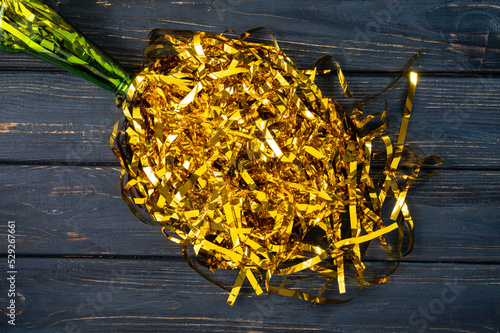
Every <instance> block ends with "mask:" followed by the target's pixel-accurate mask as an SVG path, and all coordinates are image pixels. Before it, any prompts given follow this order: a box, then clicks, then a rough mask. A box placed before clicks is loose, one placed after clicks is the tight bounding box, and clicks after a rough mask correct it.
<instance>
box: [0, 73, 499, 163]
mask: <svg viewBox="0 0 500 333" xmlns="http://www.w3.org/2000/svg"><path fill="white" fill-rule="evenodd" d="M394 79H395V77H394V76H370V75H353V76H350V77H348V80H349V81H348V82H349V84H350V86H351V88H352V91H353V93H354V94H355V96H359V97H362V96H367V95H371V94H374V93H377V92H380V91H382V90H383V88H384V87H386V86H387V85H388V84H389V83H390V82H391V81H392V80H394ZM318 84H319V85H320V87H321V88H322V90H323V92H324V94H325V95H327V96H331V97H333V98H335V99H337V100H339V102H341V103H342V104H343V105H346V107H347V106H348V105H349V104H351V103H352V101H350V100H349V99H348V98H346V97H345V96H344V95H343V93H342V92H341V91H340V89H339V84H338V81H337V80H336V79H335V77H333V76H328V77H322V78H320V79H318ZM407 89H408V83H407V80H406V79H403V80H401V81H400V82H399V83H398V84H397V86H396V87H394V89H392V90H391V91H390V92H389V93H388V94H387V95H386V96H385V98H386V99H387V100H388V101H389V110H388V115H389V119H390V120H391V122H390V126H389V133H392V134H393V137H394V135H395V134H396V133H397V131H398V129H399V127H398V126H399V123H400V119H401V115H402V112H403V109H404V102H405V100H406V95H407ZM499 91H500V78H482V77H477V76H476V77H432V76H430V77H429V76H428V77H426V76H423V77H421V78H420V80H419V84H418V86H417V93H416V96H415V101H414V110H413V114H412V118H411V120H410V128H409V133H408V139H407V142H408V143H409V146H410V147H411V148H412V149H414V150H416V151H418V152H419V153H420V155H421V156H428V155H432V154H437V155H439V156H441V158H442V159H443V160H444V161H445V164H446V167H460V168H467V167H469V168H470V167H478V166H480V167H482V168H500V155H499V154H500V151H499V150H498V149H497V144H498V140H500V113H499V112H497V111H498V105H499V104H500V95H499V94H498V92H499ZM0 99H1V100H3V101H5V102H4V104H3V107H2V108H1V109H0V133H1V136H0V145H1V146H2V147H3V148H2V154H1V155H0V161H2V162H21V163H22V162H31V163H33V162H54V161H57V162H60V163H92V162H95V163H108V164H109V163H112V164H115V165H118V161H117V159H116V158H115V156H114V154H113V153H112V152H111V150H110V148H109V136H110V134H111V131H112V129H113V125H114V123H115V122H116V121H117V120H118V119H119V117H120V110H119V109H118V108H117V107H116V103H115V101H114V97H113V94H112V93H109V92H108V91H106V90H104V89H101V88H99V87H96V86H93V85H92V84H91V83H86V82H85V81H83V79H80V78H77V77H75V76H73V75H71V74H47V73H37V72H36V73H33V72H27V73H16V72H6V73H3V74H2V80H1V81H0ZM383 107H384V104H383V102H382V101H379V102H375V103H373V105H369V106H368V107H367V108H366V112H367V113H370V112H375V111H381V110H383ZM47 110H50V112H47ZM47 151H50V152H51V153H50V154H47Z"/></svg>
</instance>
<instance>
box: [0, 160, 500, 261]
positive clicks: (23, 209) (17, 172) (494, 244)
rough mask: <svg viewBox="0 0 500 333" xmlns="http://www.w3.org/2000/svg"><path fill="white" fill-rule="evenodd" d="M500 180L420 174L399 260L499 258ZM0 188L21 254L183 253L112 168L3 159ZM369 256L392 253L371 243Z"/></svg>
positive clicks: (4, 215) (1, 233) (0, 209)
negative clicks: (143, 214)
mask: <svg viewBox="0 0 500 333" xmlns="http://www.w3.org/2000/svg"><path fill="white" fill-rule="evenodd" d="M499 184H500V172H498V171H445V172H443V173H442V174H440V175H439V176H436V177H433V178H422V179H419V180H418V181H417V182H416V183H415V185H414V187H412V189H411V190H410V193H409V196H408V198H409V207H410V212H411V213H412V216H413V218H414V220H415V226H416V228H415V229H416V249H415V250H414V252H413V253H412V254H411V255H410V256H409V257H407V258H405V260H409V261H433V262H436V261H437V262H441V261H445V262H453V261H459V262H461V261H466V262H483V263H485V262H490V263H498V262H499V261H500V247H499V246H498V241H497V239H498V237H499V236H500V233H499V229H498V223H497V222H498V219H497V216H498V215H499V214H500V207H499V206H498V202H500V185H499ZM0 191H1V193H2V194H3V198H2V201H0V221H4V222H2V224H1V225H0V237H6V236H5V235H6V232H7V231H6V228H7V223H6V221H8V220H14V221H16V223H17V237H18V253H20V254H35V255H38V254H44V255H45V254H52V255H56V254H57V255H129V256H130V255H131V256H133V255H139V256H162V257H176V258H180V257H181V253H180V247H179V246H178V245H177V244H175V243H172V242H170V241H169V240H167V239H166V238H165V237H164V236H163V234H162V233H161V230H160V228H159V227H156V226H148V225H144V224H142V223H141V222H139V221H138V220H137V219H136V218H135V217H134V216H133V215H132V214H131V213H130V211H129V210H128V208H127V206H126V205H125V203H124V202H123V201H122V199H121V197H120V194H119V170H118V169H117V168H114V167H75V166H16V165H11V166H9V165H2V166H0ZM0 253H3V254H5V253H6V249H5V248H0ZM368 255H369V257H368V258H369V259H377V260H387V259H390V258H389V257H388V256H387V255H386V254H385V252H383V250H382V249H381V247H380V246H379V245H378V244H377V242H376V241H374V242H372V244H371V245H370V248H369V252H368Z"/></svg>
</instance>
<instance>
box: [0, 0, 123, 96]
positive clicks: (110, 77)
mask: <svg viewBox="0 0 500 333" xmlns="http://www.w3.org/2000/svg"><path fill="white" fill-rule="evenodd" d="M1 3H2V7H1V8H0V49H1V50H3V51H8V52H26V53H29V54H32V55H34V56H36V57H38V58H41V59H43V60H45V61H47V62H50V63H52V64H54V65H56V66H58V67H60V68H63V69H65V70H68V71H70V72H72V73H74V74H77V75H79V76H81V77H83V78H85V79H87V80H89V81H91V82H94V83H96V84H98V85H100V86H102V87H104V88H106V89H108V90H110V91H112V92H114V93H115V94H116V95H118V96H121V95H123V94H124V93H125V91H126V90H127V89H128V87H129V86H130V83H131V82H132V79H133V74H132V73H131V72H128V71H127V70H125V69H124V68H123V67H122V66H121V65H120V64H119V63H118V62H117V61H116V60H114V59H113V58H112V57H111V56H109V55H108V54H106V52H104V51H103V50H101V49H100V48H99V47H98V46H97V45H95V44H94V43H92V42H91V41H90V40H89V39H88V38H86V37H84V36H83V34H82V33H81V32H79V31H78V30H77V29H75V28H74V27H73V26H71V24H69V23H68V22H67V21H66V20H65V19H63V18H62V17H61V16H59V15H58V14H57V13H56V11H55V10H53V9H52V7H50V6H49V5H47V4H45V3H43V2H41V1H39V0H1Z"/></svg>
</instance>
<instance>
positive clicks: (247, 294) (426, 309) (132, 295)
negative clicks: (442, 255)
mask: <svg viewBox="0 0 500 333" xmlns="http://www.w3.org/2000/svg"><path fill="white" fill-rule="evenodd" d="M19 270H20V271H22V272H24V273H23V275H22V276H21V275H20V278H19V280H18V281H17V283H18V286H19V292H20V293H21V294H22V295H23V298H24V303H23V310H24V311H23V313H22V314H20V315H18V318H19V320H20V321H22V323H23V324H22V325H23V327H26V328H32V329H36V330H40V331H42V332H65V331H71V329H72V330H73V332H78V330H80V331H81V332H106V331H112V332H141V331H142V332H144V331H149V332H180V331H182V332H263V331H265V332H332V331H342V332H386V331H392V332H394V331H398V332H403V331H409V332H415V331H418V330H419V329H421V328H424V326H425V328H426V329H428V330H429V331H438V332H444V331H446V332H464V331H467V332H470V331H474V332H487V331H488V329H490V331H494V330H491V329H493V328H495V327H498V325H500V301H499V300H498V299H497V298H496V297H495V296H494V295H495V294H496V290H497V288H498V283H499V278H498V273H499V266H498V265H489V266H486V265H461V266H460V267H457V266H454V265H450V264H430V265H429V264H415V263H413V264H406V263H405V264H402V267H401V268H400V270H398V271H397V272H396V273H395V274H394V275H393V276H392V279H391V280H390V281H388V282H387V283H385V284H383V285H380V286H370V287H367V288H366V289H365V290H363V292H362V293H361V294H360V295H359V296H357V298H355V299H354V300H353V301H351V302H350V303H348V304H345V305H340V306H335V305H317V306H314V307H310V306H307V303H304V302H302V301H299V300H295V299H289V298H286V297H281V296H276V295H271V296H269V295H265V294H263V295H260V296H255V295H254V294H252V293H251V291H250V288H249V286H247V285H246V284H245V287H244V288H243V290H242V295H241V296H240V297H239V298H238V300H237V302H236V304H235V305H234V306H233V307H229V306H225V305H224V303H225V300H226V298H227V296H228V295H227V293H226V292H224V291H223V290H221V289H219V288H217V287H215V286H213V285H211V284H207V282H206V281H205V280H203V279H202V278H201V277H200V276H199V275H198V274H197V273H196V272H194V271H193V270H191V269H190V268H188V267H186V266H185V265H184V263H183V262H180V261H165V260H106V259H101V260H97V259H21V260H20V262H19ZM230 273H235V272H230ZM223 275H225V277H224V276H221V275H219V274H216V276H218V277H219V281H220V282H221V283H223V284H228V285H229V284H232V282H233V280H234V278H235V276H236V275H235V274H223ZM277 280H279V277H277ZM347 283H348V291H349V294H348V295H350V296H353V295H355V294H356V290H357V288H356V287H355V285H352V284H351V283H350V282H349V280H348V281H347ZM289 287H290V288H295V289H297V290H304V288H308V287H309V288H311V289H310V290H314V289H318V288H320V287H321V282H320V281H316V280H314V279H309V280H302V281H301V280H297V281H295V282H291V283H290V285H289ZM333 289H334V287H333ZM335 293H336V292H335V291H334V290H332V295H335ZM442 300H444V301H442ZM478 309H482V311H481V312H477V310H478ZM421 313H422V314H421ZM425 316H428V317H425ZM426 318H429V319H426Z"/></svg>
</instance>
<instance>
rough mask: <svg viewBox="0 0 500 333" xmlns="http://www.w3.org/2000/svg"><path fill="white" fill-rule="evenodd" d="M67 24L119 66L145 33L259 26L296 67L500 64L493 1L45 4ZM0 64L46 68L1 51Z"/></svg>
mask: <svg viewBox="0 0 500 333" xmlns="http://www.w3.org/2000/svg"><path fill="white" fill-rule="evenodd" d="M51 3H52V4H53V5H54V6H55V7H56V9H57V10H58V11H59V12H60V13H61V14H62V15H63V16H65V17H66V18H67V19H68V20H69V21H70V22H72V23H73V24H74V25H75V26H76V27H78V28H79V29H80V30H81V31H83V32H84V33H85V34H87V35H88V36H90V37H91V38H92V39H94V40H95V42H96V43H97V44H98V45H101V46H102V47H103V48H104V49H105V50H106V51H108V52H109V53H110V54H111V55H113V56H115V57H116V58H117V59H118V60H119V61H120V62H121V63H123V64H124V65H126V66H127V67H130V68H138V66H139V64H140V62H141V54H142V49H143V46H144V42H145V39H146V37H147V35H148V33H149V31H150V30H151V29H154V28H167V29H184V30H202V31H208V32H217V33H220V32H223V31H224V30H226V29H233V30H234V31H236V32H237V33H242V32H244V31H246V30H248V29H251V28H255V27H259V26H265V27H267V28H269V29H270V30H271V31H272V32H274V33H275V34H276V36H277V39H278V40H279V41H280V44H281V46H282V48H283V49H284V50H285V51H286V52H287V53H289V55H291V56H292V58H293V59H295V61H296V62H297V63H298V64H299V65H300V66H310V64H311V63H312V62H313V61H315V60H316V59H317V58H319V57H320V56H323V55H326V54H329V55H333V56H335V57H336V58H337V59H338V60H339V61H341V63H342V65H343V67H344V68H345V69H346V70H348V71H367V70H368V71H387V70H390V71H394V70H399V69H400V68H401V67H402V66H403V65H404V64H406V63H407V61H408V60H409V59H410V58H411V57H412V56H413V55H414V54H415V53H416V52H417V51H418V50H419V49H423V50H424V52H425V55H424V56H423V57H422V59H421V61H419V63H418V64H417V68H418V69H419V70H420V71H430V72H443V71H447V72H483V71H494V72H498V71H499V69H500V66H499V65H500V60H499V59H500V58H499V57H498V50H499V46H500V33H499V32H500V29H499V19H498V17H499V13H500V9H499V7H498V3H497V2H496V1H494V0H490V1H482V2H481V3H475V2H471V1H469V0H460V1H454V2H453V3H449V1H445V0H434V1H426V2H393V1H392V0H384V1H376V2H373V1H366V0H356V1H342V2H325V1H320V0H317V1H294V2H290V1H286V0H279V1H272V2H270V1H264V0H252V1H236V0H218V1H206V0H197V1H148V2H142V1H131V0H107V1H92V2H89V1H78V0H65V1H56V0H52V1H51ZM0 64H1V65H0V68H4V69H5V68H17V69H21V68H35V69H37V68H41V67H42V68H51V66H50V65H47V64H43V63H41V62H40V61H37V60H34V59H32V58H30V57H26V56H19V55H12V54H10V55H9V54H1V55H0Z"/></svg>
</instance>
